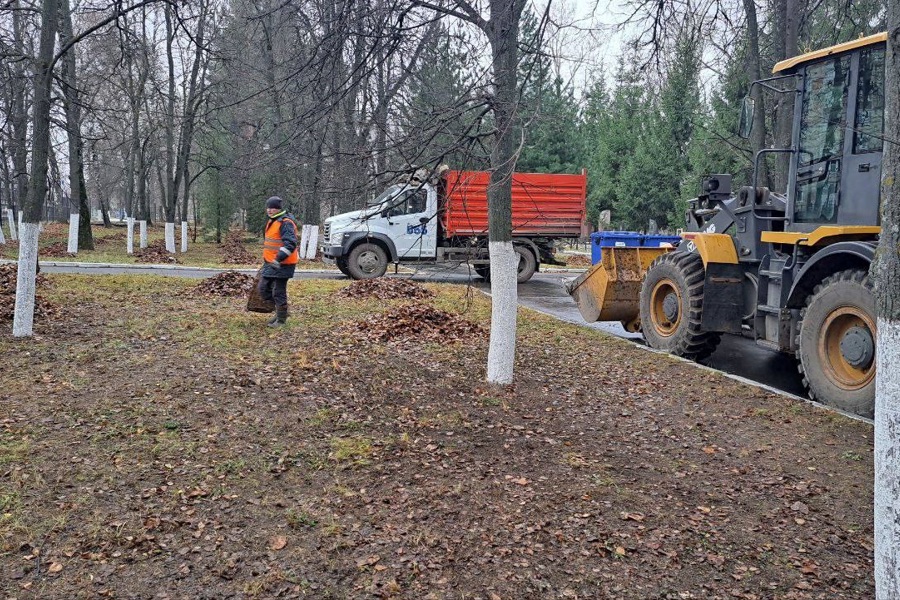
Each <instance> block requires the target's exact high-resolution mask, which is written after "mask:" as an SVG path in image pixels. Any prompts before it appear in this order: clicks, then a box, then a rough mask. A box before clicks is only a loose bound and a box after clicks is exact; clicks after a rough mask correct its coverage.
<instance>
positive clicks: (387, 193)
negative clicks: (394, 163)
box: [368, 184, 403, 206]
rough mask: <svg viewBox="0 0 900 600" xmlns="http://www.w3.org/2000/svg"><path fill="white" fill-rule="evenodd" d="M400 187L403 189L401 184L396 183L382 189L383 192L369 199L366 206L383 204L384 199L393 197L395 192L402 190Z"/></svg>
mask: <svg viewBox="0 0 900 600" xmlns="http://www.w3.org/2000/svg"><path fill="white" fill-rule="evenodd" d="M402 189H403V186H402V185H399V184H398V185H392V186H391V187H389V188H388V189H386V190H384V191H383V192H381V195H380V196H378V197H377V198H375V199H374V200H371V201H370V202H369V204H368V206H379V205H380V204H384V202H385V200H387V199H389V198H391V197H393V196H396V195H397V193H398V192H399V191H400V190H402Z"/></svg>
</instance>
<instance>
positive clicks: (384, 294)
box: [338, 277, 434, 300]
mask: <svg viewBox="0 0 900 600" xmlns="http://www.w3.org/2000/svg"><path fill="white" fill-rule="evenodd" d="M338 295H339V296H343V297H344V298H375V299H378V300H396V299H398V298H409V299H413V298H433V297H434V293H433V292H431V291H430V290H427V289H425V288H424V287H422V286H421V285H419V284H418V283H415V282H412V281H410V280H408V279H392V278H387V277H379V278H377V279H360V280H359V281H354V282H353V283H351V284H350V285H348V286H347V287H345V288H344V289H342V290H340V291H339V292H338Z"/></svg>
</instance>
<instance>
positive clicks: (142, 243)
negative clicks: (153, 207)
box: [138, 220, 147, 248]
mask: <svg viewBox="0 0 900 600" xmlns="http://www.w3.org/2000/svg"><path fill="white" fill-rule="evenodd" d="M138 225H139V226H140V229H141V241H140V244H139V245H140V247H141V248H146V247H147V221H143V220H142V221H138Z"/></svg>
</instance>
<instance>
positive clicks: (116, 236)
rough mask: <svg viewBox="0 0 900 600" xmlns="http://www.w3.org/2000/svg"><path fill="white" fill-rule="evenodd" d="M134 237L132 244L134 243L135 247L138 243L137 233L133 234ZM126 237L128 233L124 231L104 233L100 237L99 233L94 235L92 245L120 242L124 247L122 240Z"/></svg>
mask: <svg viewBox="0 0 900 600" xmlns="http://www.w3.org/2000/svg"><path fill="white" fill-rule="evenodd" d="M134 237H135V241H134V244H135V247H137V245H138V243H139V241H138V240H139V237H138V236H137V235H135V236H134ZM127 239H128V233H127V232H125V231H117V232H115V233H111V234H109V235H104V236H102V237H101V236H99V235H95V236H94V246H106V245H108V244H111V243H113V242H121V243H122V246H123V247H124V246H125V243H124V242H125V240H127Z"/></svg>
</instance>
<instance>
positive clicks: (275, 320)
mask: <svg viewBox="0 0 900 600" xmlns="http://www.w3.org/2000/svg"><path fill="white" fill-rule="evenodd" d="M287 318H288V307H287V304H285V305H284V306H279V307H277V308H276V309H275V316H274V317H272V318H271V319H269V322H268V326H269V327H284V324H285V323H287Z"/></svg>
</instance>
